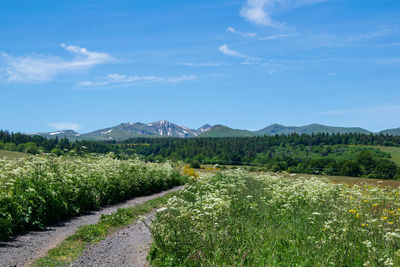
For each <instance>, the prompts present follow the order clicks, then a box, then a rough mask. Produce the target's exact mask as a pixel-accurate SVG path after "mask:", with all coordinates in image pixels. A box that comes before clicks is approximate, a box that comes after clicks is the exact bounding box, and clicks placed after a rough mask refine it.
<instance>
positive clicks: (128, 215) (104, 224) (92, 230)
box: [33, 192, 177, 266]
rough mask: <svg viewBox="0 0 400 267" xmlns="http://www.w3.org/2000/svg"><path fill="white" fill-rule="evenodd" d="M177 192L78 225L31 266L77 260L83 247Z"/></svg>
mask: <svg viewBox="0 0 400 267" xmlns="http://www.w3.org/2000/svg"><path fill="white" fill-rule="evenodd" d="M176 193H177V192H171V193H168V194H165V195H164V196H161V197H158V198H155V199H151V200H148V201H146V202H145V203H143V204H141V205H138V206H134V207H130V208H120V209H118V211H117V212H116V213H113V214H109V215H102V216H101V218H100V220H99V222H98V223H97V224H89V225H84V226H81V227H79V229H78V230H77V231H76V232H75V233H74V234H73V235H71V236H69V237H68V238H66V239H65V240H64V241H63V242H61V243H60V244H59V245H58V246H57V247H55V248H53V249H51V250H49V252H48V254H47V255H46V256H44V257H42V258H40V259H38V260H36V261H35V262H34V263H33V266H66V265H68V264H69V263H71V262H73V261H75V260H77V259H78V258H79V256H80V255H81V254H82V253H83V251H84V250H85V248H86V247H87V246H88V245H90V244H93V243H97V242H99V241H101V240H103V239H105V238H106V236H107V235H109V234H111V233H113V232H115V231H116V230H118V229H121V228H123V227H124V226H127V225H130V224H132V223H133V222H135V221H136V220H138V219H139V216H140V215H143V214H146V213H149V212H151V211H152V210H154V209H156V208H159V207H161V206H163V205H165V203H166V202H167V200H168V199H169V198H171V197H172V196H174V195H175V194H176Z"/></svg>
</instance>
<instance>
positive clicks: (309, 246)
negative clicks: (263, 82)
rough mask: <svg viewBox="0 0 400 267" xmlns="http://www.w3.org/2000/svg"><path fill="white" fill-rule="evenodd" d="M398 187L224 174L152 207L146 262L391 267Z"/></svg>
mask: <svg viewBox="0 0 400 267" xmlns="http://www.w3.org/2000/svg"><path fill="white" fill-rule="evenodd" d="M399 201H400V191H399V188H398V187H397V188H390V187H383V186H379V184H378V185H372V184H367V183H365V184H353V185H348V184H344V183H332V182H329V181H328V180H327V179H325V178H323V177H318V178H317V177H310V176H309V177H300V176H296V175H289V177H284V176H283V175H281V174H250V173H248V172H244V171H227V172H224V173H220V174H217V175H214V176H210V177H205V178H200V179H194V180H193V182H192V183H191V184H190V185H188V186H186V188H185V189H184V190H182V191H181V192H180V193H179V194H178V195H176V196H174V197H172V198H171V199H169V200H168V203H167V205H166V206H165V207H164V208H161V209H159V210H158V211H157V214H156V220H155V221H154V222H153V224H152V225H151V226H149V227H150V229H151V232H152V234H153V236H154V244H153V247H152V249H151V252H150V254H149V259H150V261H151V264H152V265H153V266H399V265H400V227H399V223H400V217H399V216H400V203H399Z"/></svg>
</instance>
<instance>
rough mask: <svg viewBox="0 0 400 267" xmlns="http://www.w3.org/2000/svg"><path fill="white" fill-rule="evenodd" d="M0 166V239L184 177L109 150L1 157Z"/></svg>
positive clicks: (163, 166) (169, 168) (158, 188)
mask: <svg viewBox="0 0 400 267" xmlns="http://www.w3.org/2000/svg"><path fill="white" fill-rule="evenodd" d="M0 169H1V172H0V189H1V190H0V239H7V238H8V237H9V236H11V235H14V234H17V233H20V232H23V231H26V230H43V229H44V228H45V227H46V225H48V224H50V223H54V222H57V221H61V220H64V219H66V218H69V217H72V216H75V215H79V214H81V213H83V212H85V211H90V210H97V209H99V208H100V207H101V206H103V205H108V204H113V203H116V202H119V201H122V200H125V199H128V198H132V197H135V196H139V195H147V194H151V193H153V192H159V191H161V190H165V189H168V188H170V187H173V186H176V185H180V184H183V183H184V180H185V178H184V177H183V176H182V175H181V174H179V172H177V171H176V170H175V169H174V168H173V167H172V166H171V165H169V164H168V163H165V164H151V163H144V162H142V161H140V160H138V159H125V160H121V159H118V158H117V157H116V156H114V155H113V154H109V155H102V156H96V155H89V154H88V155H85V156H82V157H75V156H60V157H57V156H51V155H44V156H30V157H27V158H20V159H6V158H2V159H0Z"/></svg>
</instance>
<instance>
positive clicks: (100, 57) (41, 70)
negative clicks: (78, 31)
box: [0, 44, 113, 83]
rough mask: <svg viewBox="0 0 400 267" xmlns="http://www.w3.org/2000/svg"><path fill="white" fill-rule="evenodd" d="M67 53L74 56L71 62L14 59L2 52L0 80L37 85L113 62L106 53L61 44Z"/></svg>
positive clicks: (53, 58) (33, 57)
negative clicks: (61, 75)
mask: <svg viewBox="0 0 400 267" xmlns="http://www.w3.org/2000/svg"><path fill="white" fill-rule="evenodd" d="M61 47H62V48H64V49H65V50H66V51H67V52H69V53H71V54H73V55H74V57H73V58H72V59H71V60H66V59H63V58H61V57H59V56H44V55H35V54H33V55H29V56H21V57H14V56H11V55H8V54H6V53H4V52H2V53H1V56H0V61H2V62H3V64H4V65H5V67H4V68H3V70H2V71H1V70H0V78H1V79H2V80H3V81H6V82H9V83H12V82H25V83H35V82H36V83H39V82H46V81H51V80H53V79H54V77H55V76H56V75H58V74H61V73H68V72H76V71H81V70H85V69H88V68H91V67H93V66H95V65H98V64H104V63H107V62H110V61H112V60H113V58H112V57H111V56H110V55H109V54H107V53H101V52H92V51H88V50H87V49H86V48H81V47H79V46H72V45H69V46H68V45H65V44H61Z"/></svg>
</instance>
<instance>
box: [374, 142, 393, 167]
mask: <svg viewBox="0 0 400 267" xmlns="http://www.w3.org/2000/svg"><path fill="white" fill-rule="evenodd" d="M373 147H374V148H377V149H379V150H381V151H383V152H387V153H390V155H392V158H391V160H393V161H394V162H395V163H396V164H397V165H400V147H394V146H373Z"/></svg>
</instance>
